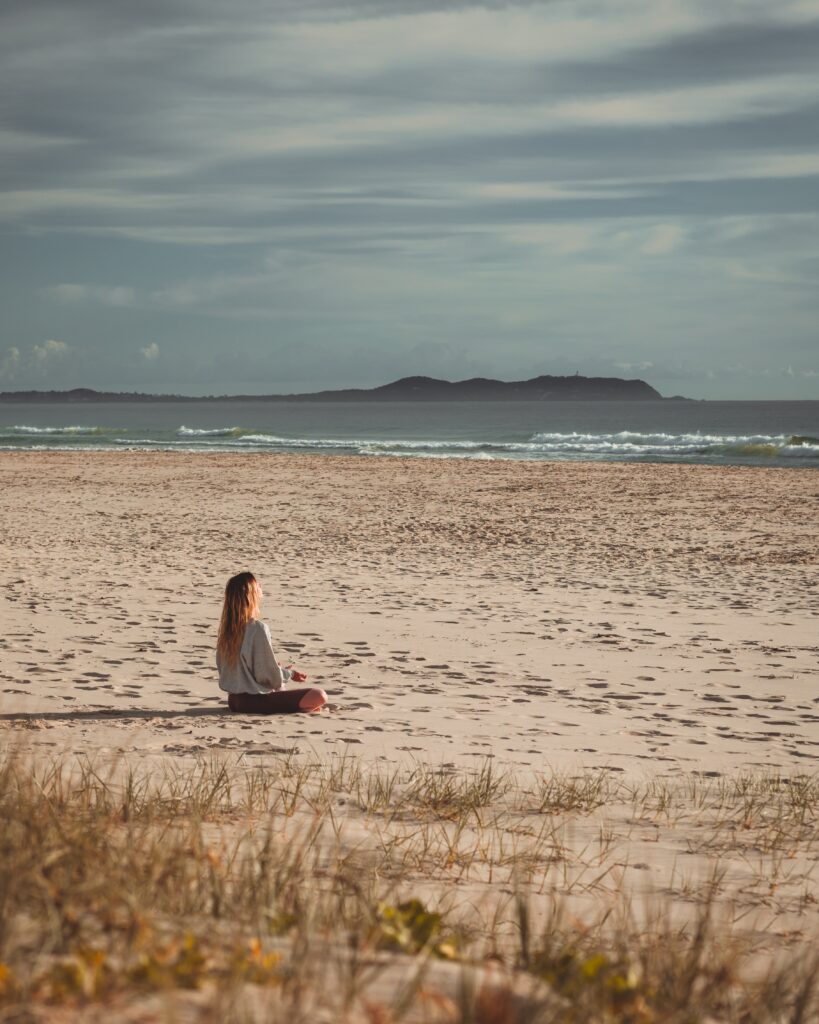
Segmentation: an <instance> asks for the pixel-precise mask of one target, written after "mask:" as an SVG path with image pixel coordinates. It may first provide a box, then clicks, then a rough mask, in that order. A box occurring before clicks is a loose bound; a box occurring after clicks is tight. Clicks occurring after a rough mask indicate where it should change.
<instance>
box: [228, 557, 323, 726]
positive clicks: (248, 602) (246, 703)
mask: <svg viewBox="0 0 819 1024" xmlns="http://www.w3.org/2000/svg"><path fill="white" fill-rule="evenodd" d="M262 596H263V595H262V588H261V585H260V584H259V582H258V580H257V579H256V577H255V576H254V575H253V573H252V572H240V573H239V575H238V576H232V577H231V578H230V579H229V580H228V581H227V586H226V587H225V603H224V605H223V606H222V619H221V621H220V623H219V637H218V639H217V641H216V667H217V668H218V669H219V686H220V687H221V688H222V689H223V690H226V691H227V693H228V706H229V707H230V710H231V711H240V712H245V713H246V714H251V715H279V714H290V713H292V712H294V711H318V710H319V708H321V707H322V705H324V704H326V703H327V694H326V693H325V692H324V690H319V689H317V688H315V687H311V688H310V689H306V690H286V689H285V688H284V687H285V684H286V683H287V681H288V680H289V679H292V680H293V682H296V683H303V682H306V680H307V676H306V675H304V674H303V673H302V672H297V671H296V670H295V669H293V668H292V667H290V668H282V667H281V666H280V665H279V663H278V661H276V655H275V654H274V653H273V648H272V646H271V644H270V630H269V629H268V628H267V626H266V625H265V624H264V622H262V621H261V619H258V618H257V617H256V616H257V615H258V614H259V606H260V605H261V601H262Z"/></svg>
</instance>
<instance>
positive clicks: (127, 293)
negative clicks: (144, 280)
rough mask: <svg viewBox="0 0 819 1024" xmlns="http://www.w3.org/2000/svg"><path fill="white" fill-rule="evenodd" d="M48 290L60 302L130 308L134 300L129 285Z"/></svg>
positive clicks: (82, 286) (59, 285)
mask: <svg viewBox="0 0 819 1024" xmlns="http://www.w3.org/2000/svg"><path fill="white" fill-rule="evenodd" d="M49 290H50V292H51V294H52V295H54V296H55V297H56V298H57V299H59V300H60V301H61V302H94V303H99V304H101V305H103V306H115V307H117V306H132V305H133V304H134V300H135V298H136V292H135V290H134V289H133V288H132V287H130V286H129V285H115V286H114V287H110V286H105V285H95V284H57V285H54V287H53V288H51V289H49Z"/></svg>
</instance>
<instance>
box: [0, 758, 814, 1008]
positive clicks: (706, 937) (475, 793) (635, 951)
mask: <svg viewBox="0 0 819 1024" xmlns="http://www.w3.org/2000/svg"><path fill="white" fill-rule="evenodd" d="M818 815H819V779H817V778H815V777H807V776H794V777H778V776H772V775H761V774H759V775H754V774H743V775H736V776H729V777H723V778H720V779H701V778H698V777H697V776H695V775H686V776H680V777H679V778H678V779H676V780H674V781H673V782H671V781H668V780H658V779H650V780H647V781H645V782H640V783H634V782H629V781H621V780H618V779H617V778H616V777H612V776H611V775H609V774H607V773H605V772H586V773H583V774H581V775H578V776H568V775H559V774H552V773H544V774H541V775H534V776H531V777H526V778H523V777H520V776H516V775H514V774H512V773H511V772H504V771H503V770H502V769H499V768H498V767H497V766H496V765H495V764H494V763H493V762H492V761H491V760H487V761H486V762H484V763H482V764H480V765H479V766H477V767H476V768H475V769H474V770H472V771H465V770H454V769H452V768H448V767H445V766H440V767H435V766H428V765H420V764H410V765H405V766H396V765H389V766H387V765H379V764H378V763H376V764H374V765H373V764H365V763H363V762H362V761H360V760H358V759H356V758H354V757H353V756H351V755H349V754H343V755H341V756H337V757H332V758H329V759H324V760H320V759H318V758H315V759H313V758H310V757H304V756H299V757H297V756H295V755H292V756H289V755H280V756H274V757H270V758H267V759H265V762H264V763H263V764H255V765H248V764H247V763H246V762H243V761H240V760H229V759H217V758H207V759H203V760H201V761H199V762H196V763H193V762H190V761H189V762H187V763H185V762H173V761H168V762H162V763H156V764H151V765H144V766H141V767H140V768H136V767H134V766H133V765H129V764H128V763H127V761H123V762H120V763H118V764H114V765H107V766H106V765H103V764H102V763H95V762H94V760H93V759H90V758H87V757H79V758H69V757H65V758H56V759H54V760H51V761H44V760H42V759H32V758H31V757H30V756H26V755H25V754H23V753H22V752H18V753H14V752H11V753H8V754H7V755H6V756H5V757H4V759H3V761H2V763H1V764H0V1020H2V1021H12V1020H23V1019H25V1020H60V1021H62V1020H83V1021H85V1020H92V1021H93V1020H106V1019H117V1020H125V1021H128V1020H131V1019H133V1020H135V1021H136V1020H148V1019H151V1020H159V1021H178V1020H191V1021H217V1020H218V1021H228V1022H236V1024H239V1022H242V1024H251V1022H255V1021H259V1022H261V1021H274V1020H287V1021H305V1022H306V1021H322V1020H327V1021H351V1022H357V1021H364V1022H367V1024H389V1022H392V1021H398V1020H408V1021H411V1020H419V1021H421V1020H423V1021H447V1022H474V1024H512V1022H530V1024H535V1022H554V1024H558V1022H560V1024H592V1022H607V1021H611V1022H617V1024H655V1022H656V1024H660V1022H664V1024H665V1022H672V1024H673V1022H679V1024H684V1022H685V1024H688V1022H690V1024H694V1022H703V1024H704V1022H712V1024H721V1022H725V1024H763V1022H783V1024H784V1022H787V1024H808V1022H810V1021H813V1020H816V1019H817V1015H819V990H818V984H817V976H818V975H819V954H817V953H816V949H815V946H814V945H812V943H813V942H815V938H816V934H817V932H816V923H817V903H816V900H817V892H818V891H819V889H817V885H816V880H815V878H814V877H813V870H812V866H813V865H815V864H816V861H817V856H819V839H818V838H817V816H818ZM672 840H674V841H676V844H677V845H676V847H675V849H676V850H677V851H678V853H677V854H675V856H674V859H673V864H672V867H671V870H670V871H669V872H668V873H667V875H662V873H659V874H658V873H657V872H654V874H652V871H651V870H650V869H651V867H652V864H651V863H650V862H648V863H644V862H643V861H642V858H645V857H647V856H650V854H648V855H647V854H646V852H645V851H646V850H647V849H650V848H651V844H652V843H653V844H654V845H655V847H656V849H657V850H658V851H659V850H660V849H661V848H662V849H667V847H668V844H669V843H671V841H672ZM686 859H688V860H690V861H691V863H692V864H694V865H695V867H691V868H688V867H686V866H685V864H684V863H683V862H684V861H686ZM658 863H660V862H659V861H658ZM634 877H638V878H640V879H642V878H644V877H651V878H652V884H651V885H649V884H648V883H647V882H641V883H640V884H637V883H635V882H634V881H633V878H634ZM760 911H761V912H763V914H764V917H765V919H766V920H767V921H768V922H769V927H768V928H767V929H764V928H762V927H761V926H760V924H759V920H760V919H759V913H760ZM752 919H753V923H752ZM794 921H797V922H801V923H800V924H799V926H798V927H794V926H793V922H794ZM812 929H813V930H812ZM26 1015H28V1016H26Z"/></svg>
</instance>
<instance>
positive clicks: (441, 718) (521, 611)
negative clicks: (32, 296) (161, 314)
mask: <svg viewBox="0 0 819 1024" xmlns="http://www.w3.org/2000/svg"><path fill="white" fill-rule="evenodd" d="M0 494H1V495H2V497H0V516H2V521H3V525H4V530H3V536H2V542H1V543H0V607H2V618H3V624H4V628H3V632H2V636H0V725H2V727H3V729H4V733H5V739H4V742H5V743H6V744H9V743H12V742H15V737H17V740H16V741H18V742H19V741H24V742H25V743H27V744H32V745H34V746H35V747H38V748H45V749H48V750H52V751H54V752H63V751H81V752H89V753H93V754H95V755H97V756H111V757H121V756H130V755H133V754H136V755H139V756H140V757H143V758H145V757H147V758H151V757H158V756H173V757H185V756H197V755H201V754H202V753H206V752H211V751H227V752H230V753H231V754H235V755H239V756H243V757H247V758H248V759H253V758H259V757H264V755H265V754H266V753H268V752H270V751H289V750H292V751H302V752H317V753H318V754H319V755H324V754H329V753H338V752H342V751H344V750H347V749H349V750H351V751H354V752H355V753H356V754H358V755H361V756H362V757H364V758H366V759H370V760H373V761H375V760H387V761H396V760H402V759H404V760H407V761H413V760H418V761H423V762H427V763H432V764H438V763H440V764H462V765H468V764H470V763H476V762H477V761H479V760H481V759H484V758H487V757H491V758H494V759H497V761H498V763H503V764H506V765H510V766H512V767H514V768H515V769H520V770H522V771H528V770H532V771H541V770H543V769H545V768H548V767H552V768H556V769H560V770H576V769H580V768H607V769H609V770H611V771H613V772H617V773H626V774H631V775H644V774H646V773H649V772H654V773H661V774H662V773H667V774H669V775H670V774H674V773H678V772H680V771H696V772H700V773H703V774H706V775H709V776H714V777H716V776H718V775H720V774H722V773H726V772H731V771H737V770H743V769H758V768H763V769H769V770H770V771H772V772H773V771H776V772H794V771H804V772H813V771H816V769H817V767H819V688H817V678H819V676H818V675H817V668H819V628H817V626H818V625H819V591H817V583H816V560H817V549H819V536H817V532H816V530H815V529H814V528H813V527H812V526H811V524H812V523H815V522H816V519H817V511H818V510H819V488H818V487H817V484H816V478H815V474H814V473H813V472H812V471H791V470H770V469H751V468H742V469H732V468H712V467H702V466H673V465H665V466H659V465H658V466H651V465H612V464H608V465H602V464H599V465H582V464H564V465H558V464H545V463H544V464H531V463H511V462H508V463H475V462H466V461H464V462H459V461H447V462H445V463H444V462H435V461H432V460H392V459H391V460H383V461H379V460H373V459H359V458H339V457H331V458H323V457H319V456H310V457H297V456H265V457H264V458H258V459H253V460H247V459H243V458H242V457H241V456H230V455H224V456H222V455H220V456H213V455H209V456H207V457H203V456H197V455H178V454H169V453H155V454H154V453H152V454H143V453H136V452H133V453H127V454H119V453H95V454H94V455H92V456H88V455H77V454H72V453H44V452H43V453H4V454H3V455H2V457H0ZM243 568H251V569H252V570H253V571H254V572H255V573H256V574H257V575H258V576H259V578H260V579H261V580H262V582H263V584H264V587H265V593H266V595H267V596H266V600H265V607H264V610H263V611H264V617H265V618H266V620H267V621H268V623H269V625H270V628H271V632H272V635H273V639H274V646H275V648H276V649H277V652H278V654H279V658H280V661H282V663H288V662H291V661H292V662H295V663H297V664H298V665H299V667H300V668H302V669H303V670H304V671H306V672H307V673H308V674H309V676H310V681H311V682H312V683H315V684H316V685H319V686H322V687H323V688H324V689H325V690H326V691H327V693H328V695H329V700H330V704H331V710H330V711H325V712H324V713H322V714H321V715H317V716H285V717H276V718H270V719H264V718H258V717H242V716H235V715H231V714H230V713H229V712H228V711H227V709H226V706H225V702H224V696H223V695H222V694H221V693H220V691H219V690H218V687H217V683H216V674H215V669H214V660H213V657H214V641H215V629H216V622H217V618H218V613H219V607H220V602H221V597H222V588H223V586H224V582H225V580H226V579H227V578H228V576H229V575H231V574H232V573H234V572H236V571H238V570H240V569H243Z"/></svg>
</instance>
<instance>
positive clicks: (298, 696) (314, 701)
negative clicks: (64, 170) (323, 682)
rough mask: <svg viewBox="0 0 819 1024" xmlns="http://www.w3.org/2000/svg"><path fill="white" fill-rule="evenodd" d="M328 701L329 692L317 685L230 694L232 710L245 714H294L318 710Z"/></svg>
mask: <svg viewBox="0 0 819 1024" xmlns="http://www.w3.org/2000/svg"><path fill="white" fill-rule="evenodd" d="M326 703H327V694H326V693H325V692H324V690H320V689H319V688H318V687H316V686H311V687H309V689H306V690H272V691H271V692H270V693H231V694H228V707H229V708H230V710H231V711H238V712H239V713H240V714H245V715H292V714H294V713H295V712H297V711H318V710H319V709H320V708H322V707H323V706H324V705H325V704H326Z"/></svg>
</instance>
